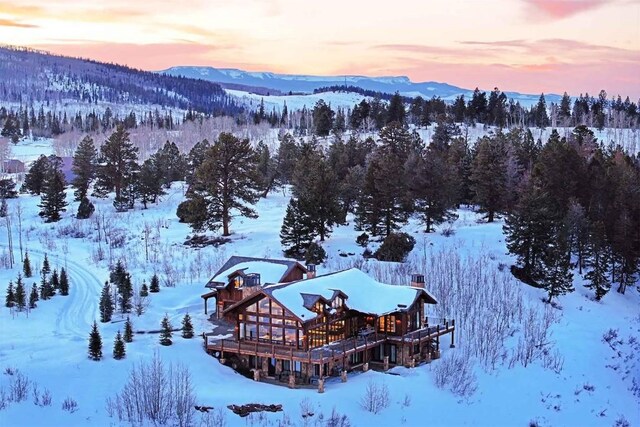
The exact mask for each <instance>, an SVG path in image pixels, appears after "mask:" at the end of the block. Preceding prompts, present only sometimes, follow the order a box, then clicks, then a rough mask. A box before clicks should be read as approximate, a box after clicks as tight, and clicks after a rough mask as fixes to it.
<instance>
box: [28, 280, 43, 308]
mask: <svg viewBox="0 0 640 427" xmlns="http://www.w3.org/2000/svg"><path fill="white" fill-rule="evenodd" d="M39 299H40V298H39V297H38V288H37V287H36V284H35V283H34V284H33V286H32V287H31V293H30V294H29V308H36V305H37V304H36V303H37V302H38V300H39Z"/></svg>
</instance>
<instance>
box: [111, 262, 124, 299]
mask: <svg viewBox="0 0 640 427" xmlns="http://www.w3.org/2000/svg"><path fill="white" fill-rule="evenodd" d="M127 274H128V273H127V269H126V268H125V266H124V264H123V263H122V260H120V259H118V260H117V261H116V265H115V266H114V267H113V268H111V271H110V272H109V281H110V282H111V283H113V284H114V285H116V286H117V287H118V292H120V288H121V287H122V285H123V284H124V282H125V280H126V278H127Z"/></svg>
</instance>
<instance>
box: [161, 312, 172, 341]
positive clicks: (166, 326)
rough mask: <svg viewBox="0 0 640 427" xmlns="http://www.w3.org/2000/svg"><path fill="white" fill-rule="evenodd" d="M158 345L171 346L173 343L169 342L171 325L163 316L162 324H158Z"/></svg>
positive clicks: (167, 318)
mask: <svg viewBox="0 0 640 427" xmlns="http://www.w3.org/2000/svg"><path fill="white" fill-rule="evenodd" d="M160 328H161V330H160V344H162V345H171V344H172V343H173V342H172V341H171V336H172V332H171V323H169V317H168V316H167V315H166V314H165V316H164V318H163V319H162V323H161V324H160Z"/></svg>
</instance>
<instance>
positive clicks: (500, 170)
mask: <svg viewBox="0 0 640 427" xmlns="http://www.w3.org/2000/svg"><path fill="white" fill-rule="evenodd" d="M506 159H507V157H506V150H505V146H504V141H503V135H502V134H501V133H500V134H498V135H496V136H485V137H483V138H481V139H480V140H479V141H478V143H477V145H476V155H475V157H474V159H473V164H472V168H471V188H472V190H473V192H474V197H473V200H474V202H475V203H476V204H477V205H478V206H479V208H480V211H481V212H486V214H487V221H488V222H493V220H494V218H495V215H496V214H497V213H499V212H502V210H503V208H504V205H505V187H506Z"/></svg>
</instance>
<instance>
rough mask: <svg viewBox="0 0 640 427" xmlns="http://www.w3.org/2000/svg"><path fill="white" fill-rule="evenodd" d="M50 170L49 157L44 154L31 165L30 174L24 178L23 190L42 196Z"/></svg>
mask: <svg viewBox="0 0 640 427" xmlns="http://www.w3.org/2000/svg"><path fill="white" fill-rule="evenodd" d="M48 170H49V157H47V156H45V155H44V154H42V155H40V157H38V159H37V160H36V161H35V162H33V163H32V164H31V167H30V168H29V172H27V174H26V175H25V177H24V184H23V185H22V189H23V190H24V191H27V192H29V193H31V194H34V195H40V194H41V193H42V192H43V191H44V188H45V184H46V180H47V171H48Z"/></svg>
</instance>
